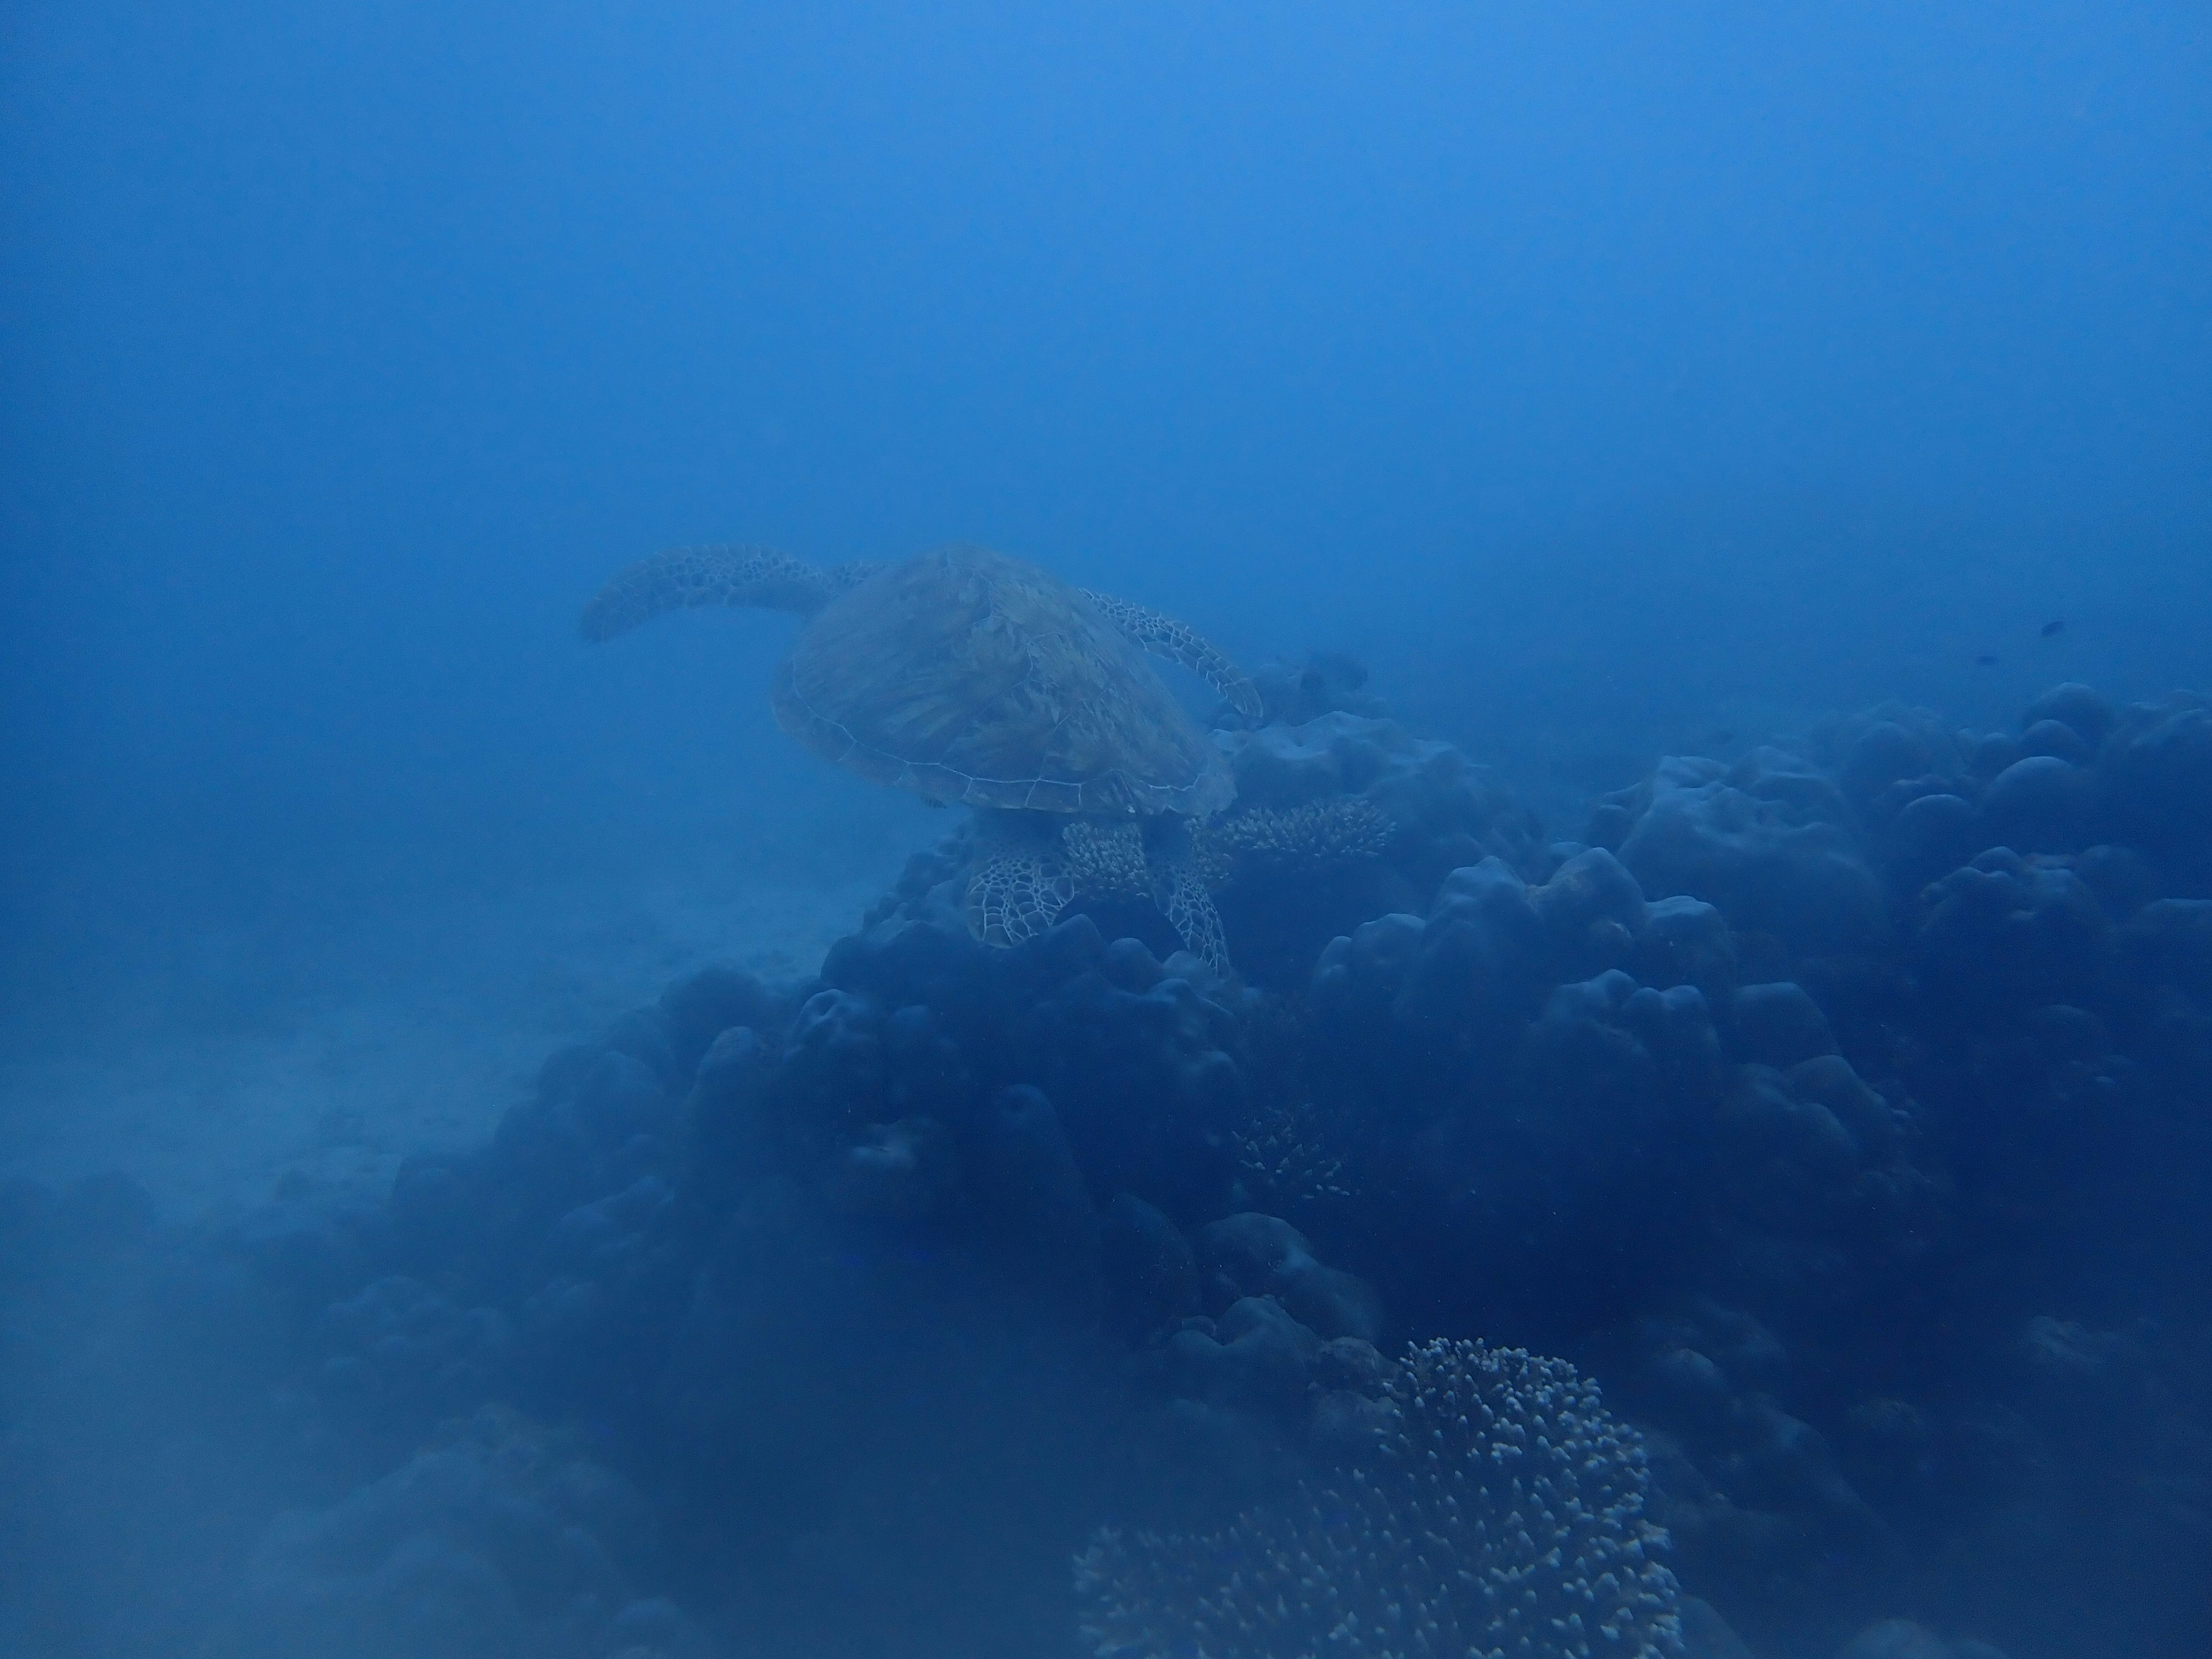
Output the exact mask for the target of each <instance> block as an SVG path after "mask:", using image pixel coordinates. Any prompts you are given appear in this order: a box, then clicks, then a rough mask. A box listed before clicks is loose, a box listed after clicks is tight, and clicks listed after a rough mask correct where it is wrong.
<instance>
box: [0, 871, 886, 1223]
mask: <svg viewBox="0 0 2212 1659" xmlns="http://www.w3.org/2000/svg"><path fill="white" fill-rule="evenodd" d="M865 862H866V865H867V867H866V869H865V871H864V872H862V873H860V874H858V875H856V876H855V877H854V878H852V879H850V880H842V881H836V882H830V883H823V882H821V881H819V880H816V881H793V880H791V879H787V878H781V877H771V876H770V875H769V874H768V873H766V872H757V871H756V872H750V873H744V872H735V871H732V870H730V869H727V868H724V869H720V870H717V871H714V872H710V873H708V874H704V875H702V874H700V873H699V872H690V873H689V874H688V875H687V876H678V877H671V878H663V879H659V880H657V881H655V882H653V883H652V884H646V885H641V886H637V887H632V888H629V889H627V890H618V891H617V890H609V889H607V888H606V887H605V886H593V887H588V888H586V887H578V888H576V889H574V890H568V889H559V890H534V891H517V892H512V893H507V894H503V895H500V896H496V897H485V896H475V897H469V898H465V899H462V900H459V901H454V902H445V903H441V904H439V905H437V906H435V907H434V908H430V909H428V910H424V911H419V912H415V913H402V914H397V915H376V916H364V917H362V918H361V919H360V920H359V921H357V922H356V923H354V924H352V925H350V926H348V927H342V928H339V929H336V930H332V929H331V928H328V927H325V928H321V929H319V930H316V932H315V933H314V934H313V937H307V938H300V937H271V936H270V934H269V933H268V932H267V931H266V930H263V931H259V932H256V933H238V934H234V935H228V936H214V935H203V936H201V937H200V938H199V939H197V940H196V941H194V944H193V946H192V948H191V949H190V950H189V951H185V952H183V953H180V955H179V957H173V958H172V959H170V960H167V961H163V962H160V963H147V964H143V965H141V966H139V967H137V969H133V970H132V971H131V973H130V974H128V975H125V976H124V977H123V978H122V979H121V981H120V986H121V990H120V994H117V995H115V996H113V997H111V998H107V999H105V1000H102V1002H101V1003H100V1006H97V1007H96V1008H85V1009H79V1010H71V1011H69V1012H64V1013H63V1014H61V1015H59V1016H57V1015H56V1013H55V1012H54V1011H52V1009H46V1010H41V1011H40V1012H38V1013H36V1014H35V1015H33V1014H30V1013H19V1014H17V1015H16V1016H15V1018H10V1019H8V1020H5V1021H4V1022H0V1179H8V1178H18V1177H29V1178H31V1179H33V1180H39V1181H43V1182H52V1183H56V1184H60V1183H64V1182H70V1181H72V1180H75V1179H76V1178H79V1177H82V1176H92V1175H100V1174H106V1173H109V1172H117V1173H120V1174H121V1175H123V1176H127V1177H128V1178H130V1179H131V1181H133V1182H137V1184H138V1185H140V1186H141V1187H143V1188H145V1190H146V1191H147V1192H148V1193H149V1194H151V1195H152V1196H153V1198H154V1199H155V1202H156V1203H157V1204H158V1205H159V1206H161V1209H162V1210H163V1211H164V1212H166V1213H167V1214H169V1215H171V1216H173V1217H176V1218H188V1217H191V1216H196V1215H203V1214H207V1213H210V1212H218V1211H222V1210H224V1209H228V1208H230V1207H233V1206H240V1205H246V1204H252V1203H255V1202H258V1201H260V1200H265V1199H267V1198H269V1197H270V1196H272V1195H275V1194H279V1193H302V1194H304V1193H307V1192H314V1193H319V1194H329V1195H331V1196H340V1195H346V1194H359V1195H362V1196H374V1195H379V1194H381V1193H382V1191H383V1190H384V1188H386V1185H387V1184H388V1183H389V1182H390V1181H391V1178H392V1172H393V1170H396V1169H397V1168H398V1164H399V1161H400V1159H401V1158H403V1157H404V1156H406V1155H407V1154H409V1153H410V1152H422V1151H434V1150H437V1149H440V1148H445V1147H451V1146H458V1145H462V1144H465V1143H468V1142H471V1141H476V1140H480V1139H483V1137H484V1136H486V1135H488V1134H489V1133H490V1132H491V1130H492V1129H493V1127H495V1125H496V1123H497V1122H498V1120H499V1117H500V1115H501V1113H502V1112H503V1111H504V1110H506V1109H507V1106H508V1105H510V1104H511V1103H513V1101H514V1100H515V1099H517V1098H518V1097H520V1095H521V1094H522V1093H523V1092H524V1091H526V1089H528V1087H529V1086H530V1085H531V1082H532V1079H533V1078H534V1077H535V1075H536V1073H537V1071H538V1066H540V1065H541V1064H542V1063H543V1061H544V1059H545V1056H546V1055H547V1054H549V1053H550V1052H551V1051H552V1050H554V1049H556V1048H559V1047H561V1046H562V1044H564V1043H568V1042H579V1041H581V1040H584V1039H586V1038H588V1037H591V1036H595V1035H597V1033H598V1032H599V1030H602V1029H603V1028H604V1027H605V1025H606V1024H607V1022H608V1021H609V1020H610V1019H611V1018H613V1017H614V1016H615V1015H617V1014H618V1013H620V1012H623V1010H624V1009H626V1008H629V1007H632V1006H636V1005H638V1004H641V1003H645V1002H649V1001H651V1000H653V998H654V997H655V996H657V995H658V994H659V992H660V991H661V990H662V988H663V987H665V986H666V985H667V984H668V983H669V981H671V980H672V979H674V978H676V977H678V976H679V975H682V974H684V972H686V971H688V970H690V969H696V968H698V967H702V966H704V965H705V964H707V963H710V962H726V963H736V964H738V965H741V966H744V967H747V968H750V969H753V970H754V971H755V972H757V973H759V974H761V975H763V976H764V977H768V978H772V979H773V978H803V977H805V975H808V974H811V972H813V971H814V969H816V968H817V966H818V965H819V964H820V963H821V960H822V957H823V952H824V951H826V950H827V949H828V948H829V945H830V944H831V943H832V942H833V941H834V940H836V939H837V938H838V937H839V936H840V935H841V934H843V933H848V932H850V931H851V930H852V929H853V927H854V926H855V925H856V924H857V923H858V921H859V920H860V916H861V915H862V913H863V912H864V911H865V910H866V908H867V907H868V905H869V904H870V903H872V902H873V901H874V900H875V899H876V898H877V897H878V896H879V895H880V894H881V893H882V891H883V890H884V887H885V885H886V884H887V882H888V880H889V878H890V876H891V875H892V874H894V873H895V872H896V864H895V863H891V864H889V865H886V866H884V867H877V866H878V864H880V863H882V862H883V860H880V859H879V860H866V861H865ZM11 1027H12V1028H13V1029H9V1028H11Z"/></svg>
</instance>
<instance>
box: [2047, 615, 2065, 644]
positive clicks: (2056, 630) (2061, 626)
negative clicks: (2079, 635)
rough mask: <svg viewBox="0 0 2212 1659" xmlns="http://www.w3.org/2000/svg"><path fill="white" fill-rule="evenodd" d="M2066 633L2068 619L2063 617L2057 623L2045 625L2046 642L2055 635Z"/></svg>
mask: <svg viewBox="0 0 2212 1659" xmlns="http://www.w3.org/2000/svg"><path fill="white" fill-rule="evenodd" d="M2065 631H2066V618H2065V617H2059V618H2058V619H2057V621H2056V622H2047V623H2044V624H2043V637H2044V638H2045V639H2046V640H2047V639H2049V638H2051V635H2054V634H2063V633H2064V632H2065Z"/></svg>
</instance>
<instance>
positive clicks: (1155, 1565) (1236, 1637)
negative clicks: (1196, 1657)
mask: <svg viewBox="0 0 2212 1659" xmlns="http://www.w3.org/2000/svg"><path fill="white" fill-rule="evenodd" d="M1385 1389H1386V1398H1387V1400H1388V1401H1389V1412H1390V1414H1391V1422H1390V1427H1389V1430H1388V1431H1386V1432H1385V1433H1384V1435H1383V1437H1382V1438H1381V1440H1380V1443H1379V1444H1378V1446H1377V1447H1376V1450H1377V1451H1378V1452H1379V1453H1380V1458H1379V1460H1378V1462H1377V1463H1376V1467H1375V1468H1373V1469H1372V1470H1370V1469H1369V1468H1363V1467H1358V1466H1355V1467H1353V1468H1351V1469H1350V1470H1349V1471H1347V1472H1346V1474H1344V1475H1343V1476H1342V1477H1340V1478H1339V1479H1337V1480H1333V1481H1331V1482H1329V1483H1328V1484H1325V1485H1323V1484H1317V1485H1312V1486H1306V1487H1304V1488H1303V1489H1301V1491H1300V1492H1299V1493H1298V1494H1297V1498H1295V1499H1294V1500H1293V1501H1292V1502H1291V1504H1290V1505H1288V1506H1287V1507H1285V1509H1283V1510H1251V1511H1248V1512H1247V1513H1246V1514H1244V1515H1243V1516H1239V1517H1238V1519H1237V1523H1236V1524H1235V1525H1234V1526H1233V1527H1231V1528H1228V1529H1227V1530H1225V1531H1224V1532H1221V1533H1217V1534H1209V1535H1206V1536H1203V1537H1188V1538H1187V1537H1174V1536H1166V1537H1164V1536H1161V1535H1158V1534H1152V1533H1139V1534H1133V1535H1128V1536H1125V1535H1123V1534H1120V1533H1118V1532H1115V1531H1112V1530H1110V1529H1109V1530H1108V1531H1106V1532H1103V1533H1102V1534H1100V1535H1099V1537H1098V1538H1097V1540H1096V1541H1094V1542H1093V1543H1092V1545H1091V1548H1090V1549H1089V1551H1088V1552H1086V1553H1085V1555H1084V1557H1083V1559H1082V1560H1081V1562H1080V1563H1079V1567H1078V1572H1077V1581H1078V1584H1079V1591H1080V1594H1081V1595H1082V1598H1083V1601H1084V1604H1085V1625H1084V1632H1083V1633H1084V1637H1085V1640H1086V1641H1087V1642H1089V1643H1091V1644H1094V1645H1095V1647H1096V1650H1097V1652H1099V1653H1101V1654H1115V1655H1127V1656H1130V1659H1166V1656H1169V1655H1172V1654H1178V1653H1188V1652H1200V1653H1208V1654H1218V1655H1220V1656H1222V1659H1269V1656H1276V1655H1283V1654H1292V1653H1322V1652H1330V1653H1343V1654H1376V1655H1397V1654H1416V1653H1418V1654H1437V1655H1444V1654H1476V1655H1482V1656H1486V1659H1491V1656H1503V1655H1508V1654H1511V1655H1522V1656H1529V1659H1548V1656H1561V1659H1565V1656H1588V1655H1591V1654H1598V1653H1603V1654H1620V1655H1623V1656H1630V1659H1673V1656H1680V1654H1682V1653H1683V1651H1684V1649H1683V1645H1682V1639H1681V1620H1680V1613H1679V1612H1678V1610H1677V1607H1676V1594H1677V1592H1676V1587H1675V1583H1674V1575H1673V1574H1672V1573H1671V1572H1669V1571H1668V1570H1667V1569H1666V1568H1665V1567H1664V1566H1662V1565H1660V1563H1659V1562H1658V1560H1657V1559H1656V1555H1657V1553H1658V1551H1659V1550H1661V1549H1662V1547H1663V1546H1664V1544H1665V1541H1666V1535H1665V1534H1664V1533H1663V1532H1662V1530H1661V1529H1660V1528H1657V1527H1656V1526H1654V1525H1652V1524H1651V1523H1650V1522H1649V1521H1647V1520H1645V1519H1644V1497H1645V1490H1644V1489H1645V1486H1646V1477H1645V1474H1644V1461H1643V1452H1642V1449H1641V1447H1640V1446H1638V1443H1637V1442H1636V1437H1635V1435H1634V1433H1633V1432H1632V1431H1628V1430H1626V1429H1624V1428H1622V1427H1621V1426H1620V1425H1618V1424H1616V1423H1615V1422H1614V1421H1613V1419H1612V1417H1611V1415H1610V1414H1609V1413H1607V1411H1606V1410H1605V1408H1604V1407H1603V1406H1602V1405H1601V1403H1600V1401H1599V1399H1598V1394H1597V1390H1596V1389H1595V1388H1594V1387H1592V1386H1591V1385H1590V1384H1589V1383H1588V1382H1586V1381H1584V1380H1583V1378H1581V1377H1580V1376H1577V1374H1576V1373H1575V1371H1574V1369H1573V1368H1572V1367H1571V1366H1569V1365H1567V1364H1564V1363H1563V1362H1561V1361H1559V1360H1546V1359H1537V1358H1532V1357H1531V1356H1530V1355H1528V1354H1527V1353H1525V1352H1522V1351H1520V1350H1518V1349H1492V1348H1487V1347H1485V1346H1483V1345H1481V1344H1480V1343H1475V1342H1446V1341H1441V1340H1439V1341H1436V1342H1431V1343H1428V1344H1425V1345H1422V1346H1416V1347H1414V1348H1413V1349H1412V1350H1411V1351H1410V1352H1408V1353H1407V1356H1406V1358H1405V1360H1404V1362H1403V1364H1402V1365H1401V1367H1400V1369H1399V1370H1398V1371H1397V1372H1396V1373H1395V1375H1394V1376H1392V1377H1391V1378H1390V1380H1389V1383H1387V1384H1386V1385H1385Z"/></svg>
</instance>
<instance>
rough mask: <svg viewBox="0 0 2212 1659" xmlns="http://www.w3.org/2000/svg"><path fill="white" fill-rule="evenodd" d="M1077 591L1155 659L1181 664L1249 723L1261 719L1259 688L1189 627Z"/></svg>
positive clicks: (1125, 602) (1125, 603)
mask: <svg viewBox="0 0 2212 1659" xmlns="http://www.w3.org/2000/svg"><path fill="white" fill-rule="evenodd" d="M1077 591H1078V592H1080V593H1081V594H1082V595H1083V597H1084V598H1085V599H1088V600H1090V601H1091V605H1092V606H1093V607H1095V608H1096V609H1097V611H1098V613H1099V614H1100V615H1101V616H1103V617H1105V618H1106V620H1107V621H1108V622H1109V623H1113V624H1114V626H1115V627H1116V628H1118V629H1121V632H1122V633H1124V634H1126V635H1128V637H1129V638H1130V639H1131V640H1132V641H1134V642H1135V643H1136V644H1138V645H1140V646H1142V647H1144V648H1145V649H1146V650H1147V651H1149V652H1151V653H1152V655H1154V656H1156V657H1164V658H1166V659H1168V660H1169V661H1170V662H1179V663H1181V664H1182V665H1183V666H1184V667H1185V668H1188V669H1189V670H1190V671H1191V672H1192V673H1194V674H1195V675H1197V676H1198V677H1199V678H1200V679H1202V680H1204V681H1205V682H1206V684H1208V685H1210V686H1212V688H1213V689H1214V690H1217V691H1218V692H1219V693H1221V695H1222V696H1225V697H1226V698H1228V699H1229V701H1230V702H1231V703H1232V704H1234V705H1235V706H1236V708H1237V713H1238V714H1242V715H1243V716H1244V717H1245V718H1246V719H1247V720H1258V719H1259V718H1260V715H1261V712H1262V711H1261V703H1260V691H1259V688H1258V687H1256V686H1255V685H1254V684H1252V682H1251V681H1250V680H1249V679H1247V678H1245V677H1244V674H1243V671H1242V670H1240V669H1239V668H1238V667H1237V665H1236V664H1235V663H1233V662H1231V661H1230V660H1229V659H1228V658H1227V657H1225V656H1224V655H1223V654H1222V653H1220V652H1219V651H1218V650H1217V649H1215V648H1214V647H1212V645H1210V644H1208V643H1207V642H1206V640H1205V638H1204V637H1203V636H1202V635H1200V633H1199V632H1198V630H1197V629H1194V628H1193V627H1192V626H1191V625H1190V624H1189V623H1179V622H1177V621H1176V619H1175V618H1174V617H1164V616H1162V615H1161V614H1160V613H1159V612H1158V611H1149V610H1146V608H1145V607H1144V606H1143V605H1132V604H1130V603H1129V601H1128V600H1127V599H1115V597H1114V596H1113V595H1112V594H1110V593H1094V592H1091V590H1090V589H1089V588H1087V587H1085V588H1079V589H1078V590H1077Z"/></svg>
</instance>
